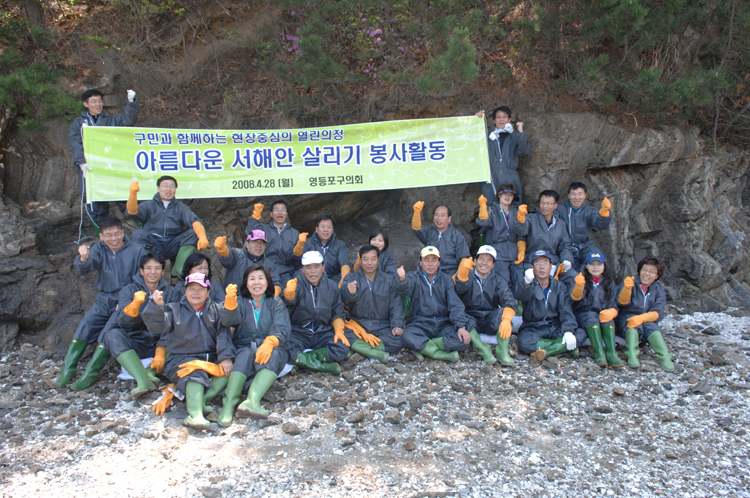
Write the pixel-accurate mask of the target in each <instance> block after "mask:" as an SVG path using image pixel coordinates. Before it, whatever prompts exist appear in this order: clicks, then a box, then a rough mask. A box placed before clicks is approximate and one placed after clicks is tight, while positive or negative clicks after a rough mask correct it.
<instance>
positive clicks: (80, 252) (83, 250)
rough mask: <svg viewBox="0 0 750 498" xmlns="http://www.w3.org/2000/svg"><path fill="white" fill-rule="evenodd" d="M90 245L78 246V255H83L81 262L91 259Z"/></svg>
mask: <svg viewBox="0 0 750 498" xmlns="http://www.w3.org/2000/svg"><path fill="white" fill-rule="evenodd" d="M90 250H91V248H90V247H89V246H78V255H79V256H81V263H85V262H86V260H87V259H89V251H90Z"/></svg>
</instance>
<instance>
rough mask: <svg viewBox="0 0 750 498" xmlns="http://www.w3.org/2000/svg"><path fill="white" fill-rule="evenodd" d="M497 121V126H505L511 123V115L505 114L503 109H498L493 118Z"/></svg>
mask: <svg viewBox="0 0 750 498" xmlns="http://www.w3.org/2000/svg"><path fill="white" fill-rule="evenodd" d="M493 121H494V122H495V126H497V127H498V128H501V129H502V128H505V125H506V124H508V123H510V116H508V115H507V114H505V113H504V112H503V111H497V112H496V113H495V118H494V119H493Z"/></svg>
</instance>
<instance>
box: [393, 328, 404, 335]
mask: <svg viewBox="0 0 750 498" xmlns="http://www.w3.org/2000/svg"><path fill="white" fill-rule="evenodd" d="M403 333H404V329H402V328H401V327H393V330H391V335H394V336H396V337H398V336H400V335H401V334H403Z"/></svg>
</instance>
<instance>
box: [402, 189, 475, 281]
mask: <svg viewBox="0 0 750 498" xmlns="http://www.w3.org/2000/svg"><path fill="white" fill-rule="evenodd" d="M423 208H424V201H419V202H417V203H415V204H414V214H413V215H412V218H411V228H412V233H413V234H414V236H415V237H417V238H418V239H419V241H420V242H421V243H422V244H424V245H425V246H428V247H429V246H432V247H435V248H437V250H438V251H440V271H442V272H443V273H445V274H447V275H448V276H451V277H452V276H453V274H454V273H456V270H457V269H458V262H459V261H461V260H462V259H463V258H468V257H469V256H471V253H470V252H469V245H468V244H467V243H466V239H465V238H464V236H463V235H461V233H460V232H459V231H458V230H456V229H455V228H454V227H453V224H452V223H451V220H452V219H453V217H452V213H451V210H450V208H449V207H447V206H443V205H440V206H438V207H436V208H435V211H434V212H433V213H432V222H433V226H422V209H423Z"/></svg>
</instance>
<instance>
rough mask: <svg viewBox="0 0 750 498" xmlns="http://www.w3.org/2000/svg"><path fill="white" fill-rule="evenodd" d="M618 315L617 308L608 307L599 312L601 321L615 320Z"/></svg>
mask: <svg viewBox="0 0 750 498" xmlns="http://www.w3.org/2000/svg"><path fill="white" fill-rule="evenodd" d="M617 315H618V312H617V308H607V309H606V310H601V311H600V312H599V322H600V323H608V322H611V321H612V320H614V319H615V318H616V317H617Z"/></svg>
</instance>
